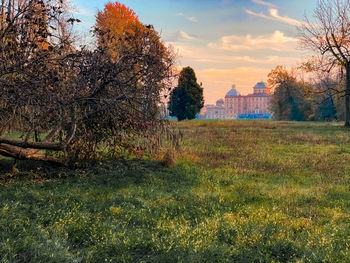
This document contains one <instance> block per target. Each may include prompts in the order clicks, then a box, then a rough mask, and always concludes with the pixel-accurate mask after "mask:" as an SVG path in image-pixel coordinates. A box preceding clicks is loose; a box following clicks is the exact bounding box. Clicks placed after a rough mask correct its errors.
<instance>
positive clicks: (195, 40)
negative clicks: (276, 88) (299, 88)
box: [72, 0, 317, 103]
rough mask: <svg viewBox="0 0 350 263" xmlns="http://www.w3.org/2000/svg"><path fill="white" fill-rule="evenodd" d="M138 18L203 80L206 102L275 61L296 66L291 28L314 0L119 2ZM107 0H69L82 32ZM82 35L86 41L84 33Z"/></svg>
mask: <svg viewBox="0 0 350 263" xmlns="http://www.w3.org/2000/svg"><path fill="white" fill-rule="evenodd" d="M120 2H122V3H124V4H125V5H126V6H128V7H129V8H131V9H133V10H134V11H135V12H136V14H137V15H138V16H139V19H140V21H141V22H143V23H145V24H152V25H154V27H155V29H156V30H157V31H158V32H160V33H161V36H162V38H163V40H164V41H166V42H167V43H169V44H171V45H172V46H174V48H175V50H176V51H177V52H178V54H179V56H178V59H177V62H178V66H179V67H185V66H191V67H192V68H193V69H194V70H195V72H196V74H197V78H198V82H202V83H203V87H204V97H205V102H206V103H215V101H216V100H217V99H219V98H223V97H224V96H225V94H226V92H227V91H228V90H230V88H231V85H232V84H236V86H237V90H238V91H239V92H240V93H241V94H248V93H250V92H251V91H252V87H253V86H254V85H255V84H256V83H257V82H259V81H266V80H267V74H268V72H269V71H270V70H271V69H273V68H275V67H276V66H277V65H285V66H287V67H291V66H296V65H297V64H298V62H301V61H302V59H303V57H305V56H307V55H308V53H307V52H305V51H302V50H300V49H298V48H297V47H298V43H297V42H298V41H297V40H298V39H297V34H298V32H297V28H296V26H297V25H298V24H299V23H300V22H301V21H302V20H303V18H304V15H305V14H307V15H308V16H311V15H312V11H313V9H314V8H315V6H316V3H317V0H288V1H287V0H270V1H262V0H124V1H120ZM106 3H107V1H101V0H72V4H73V6H74V13H75V16H76V17H78V18H80V19H81V20H82V21H83V22H82V23H81V24H80V25H79V27H80V29H83V31H84V32H86V35H88V32H89V30H91V28H92V26H93V25H94V23H95V15H96V13H97V11H98V10H102V9H103V7H104V4H106ZM87 39H89V38H88V37H87Z"/></svg>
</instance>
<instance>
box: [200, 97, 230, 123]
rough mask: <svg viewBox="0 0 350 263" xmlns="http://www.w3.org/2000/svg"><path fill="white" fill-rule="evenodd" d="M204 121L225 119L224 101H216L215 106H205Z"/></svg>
mask: <svg viewBox="0 0 350 263" xmlns="http://www.w3.org/2000/svg"><path fill="white" fill-rule="evenodd" d="M204 114H205V119H209V120H220V119H225V118H226V111H225V106H224V100H223V99H219V100H218V101H216V105H206V107H205V113H204Z"/></svg>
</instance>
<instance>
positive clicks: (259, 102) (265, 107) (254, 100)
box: [225, 82, 271, 119]
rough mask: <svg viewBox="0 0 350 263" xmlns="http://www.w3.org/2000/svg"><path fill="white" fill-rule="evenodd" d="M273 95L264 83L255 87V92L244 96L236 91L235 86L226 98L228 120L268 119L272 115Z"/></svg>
mask: <svg viewBox="0 0 350 263" xmlns="http://www.w3.org/2000/svg"><path fill="white" fill-rule="evenodd" d="M270 103H271V94H270V89H269V88H268V87H267V86H266V85H265V83H264V82H259V83H257V84H256V85H255V86H254V92H253V93H252V94H249V95H247V96H242V95H240V94H239V92H238V91H237V90H236V87H235V85H233V86H232V89H231V90H230V91H229V92H227V94H226V96H225V109H226V118H227V119H237V118H243V117H244V116H247V118H260V117H261V118H266V116H269V115H270V114H271V113H270V109H269V107H270Z"/></svg>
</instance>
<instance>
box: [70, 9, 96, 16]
mask: <svg viewBox="0 0 350 263" xmlns="http://www.w3.org/2000/svg"><path fill="white" fill-rule="evenodd" d="M71 12H72V14H75V15H82V16H90V17H95V15H96V13H97V12H96V11H95V10H92V9H87V8H83V7H73V8H72V11H71Z"/></svg>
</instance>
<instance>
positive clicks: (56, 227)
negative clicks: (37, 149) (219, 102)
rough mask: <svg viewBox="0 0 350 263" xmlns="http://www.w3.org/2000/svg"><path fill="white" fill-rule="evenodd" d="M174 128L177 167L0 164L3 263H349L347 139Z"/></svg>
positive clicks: (276, 128)
mask: <svg viewBox="0 0 350 263" xmlns="http://www.w3.org/2000/svg"><path fill="white" fill-rule="evenodd" d="M178 125H179V128H180V129H181V130H182V131H183V135H184V139H183V142H182V148H183V154H182V157H181V158H180V159H179V161H178V162H177V164H176V166H175V167H174V168H166V167H164V166H162V165H161V164H160V163H159V162H157V161H153V160H130V161H127V162H125V161H124V162H118V161H115V162H113V163H109V164H102V165H97V166H92V167H91V168H90V169H80V170H75V171H71V170H68V169H66V168H58V167H50V166H47V165H42V164H37V163H34V164H33V163H31V162H22V163H21V164H20V169H21V173H20V174H19V175H17V176H16V177H10V176H9V175H10V174H9V170H10V168H9V166H10V161H9V160H5V159H4V160H2V161H0V171H2V172H0V262H349V260H350V250H349V249H350V130H348V129H345V128H343V127H342V126H341V125H338V124H333V123H295V122H280V123H277V122H272V121H212V122H211V121H192V122H182V123H179V124H178ZM33 167H34V168H33Z"/></svg>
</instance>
